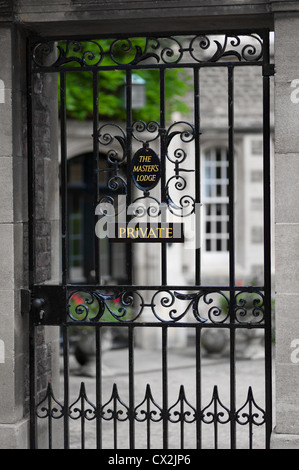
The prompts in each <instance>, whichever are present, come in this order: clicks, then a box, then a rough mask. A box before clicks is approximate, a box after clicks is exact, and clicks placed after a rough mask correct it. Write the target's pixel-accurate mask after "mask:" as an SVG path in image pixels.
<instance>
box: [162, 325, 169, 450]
mask: <svg viewBox="0 0 299 470" xmlns="http://www.w3.org/2000/svg"><path fill="white" fill-rule="evenodd" d="M167 333H168V330H167V325H163V327H162V402H163V413H162V416H163V449H168V361H167Z"/></svg>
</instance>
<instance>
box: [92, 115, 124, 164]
mask: <svg viewBox="0 0 299 470" xmlns="http://www.w3.org/2000/svg"><path fill="white" fill-rule="evenodd" d="M107 128H108V130H109V128H111V129H110V132H108V131H107V130H106V129H107ZM115 129H116V130H117V131H120V132H118V133H117V134H116V135H113V134H112V130H115ZM97 139H98V142H99V143H100V144H101V145H105V146H108V145H110V144H112V143H113V142H114V140H116V141H117V142H118V143H119V145H120V148H121V150H122V155H119V153H118V151H117V150H116V149H109V150H108V152H107V154H106V156H107V160H108V163H110V164H111V165H114V167H115V165H120V164H122V163H124V161H125V158H126V142H127V136H126V133H125V131H124V130H123V129H122V128H121V127H120V126H118V125H117V124H110V123H109V124H103V126H101V127H100V128H99V129H98V131H97ZM106 171H107V170H106Z"/></svg>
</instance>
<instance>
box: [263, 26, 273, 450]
mask: <svg viewBox="0 0 299 470" xmlns="http://www.w3.org/2000/svg"><path fill="white" fill-rule="evenodd" d="M263 44H264V64H265V65H269V62H270V57H269V31H266V32H265V33H264V42H263ZM263 166H264V194H263V197H264V288H265V394H266V448H267V449H269V448H270V436H271V432H272V347H271V346H272V319H271V314H272V313H271V177H270V78H269V75H268V74H267V75H264V76H263Z"/></svg>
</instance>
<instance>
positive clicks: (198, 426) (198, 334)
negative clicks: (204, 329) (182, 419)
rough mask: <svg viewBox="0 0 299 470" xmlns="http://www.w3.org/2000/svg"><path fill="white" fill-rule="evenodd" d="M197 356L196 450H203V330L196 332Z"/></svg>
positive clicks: (198, 329)
mask: <svg viewBox="0 0 299 470" xmlns="http://www.w3.org/2000/svg"><path fill="white" fill-rule="evenodd" d="M195 334H196V336H195V354H196V370H195V374H196V377H195V380H196V448H197V449H201V439H202V438H201V433H202V429H201V428H202V426H201V328H196V330H195Z"/></svg>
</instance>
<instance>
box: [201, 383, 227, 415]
mask: <svg viewBox="0 0 299 470" xmlns="http://www.w3.org/2000/svg"><path fill="white" fill-rule="evenodd" d="M219 408H220V410H219ZM209 410H211V411H209ZM201 415H202V421H203V422H204V423H206V424H212V423H214V424H216V423H219V424H226V423H229V422H230V420H231V417H230V411H229V409H228V408H227V407H226V406H224V405H223V403H222V402H221V401H220V398H219V394H218V387H217V385H215V386H214V390H213V397H212V399H211V401H210V403H209V404H208V405H207V406H206V407H205V408H203V410H202V412H201Z"/></svg>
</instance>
